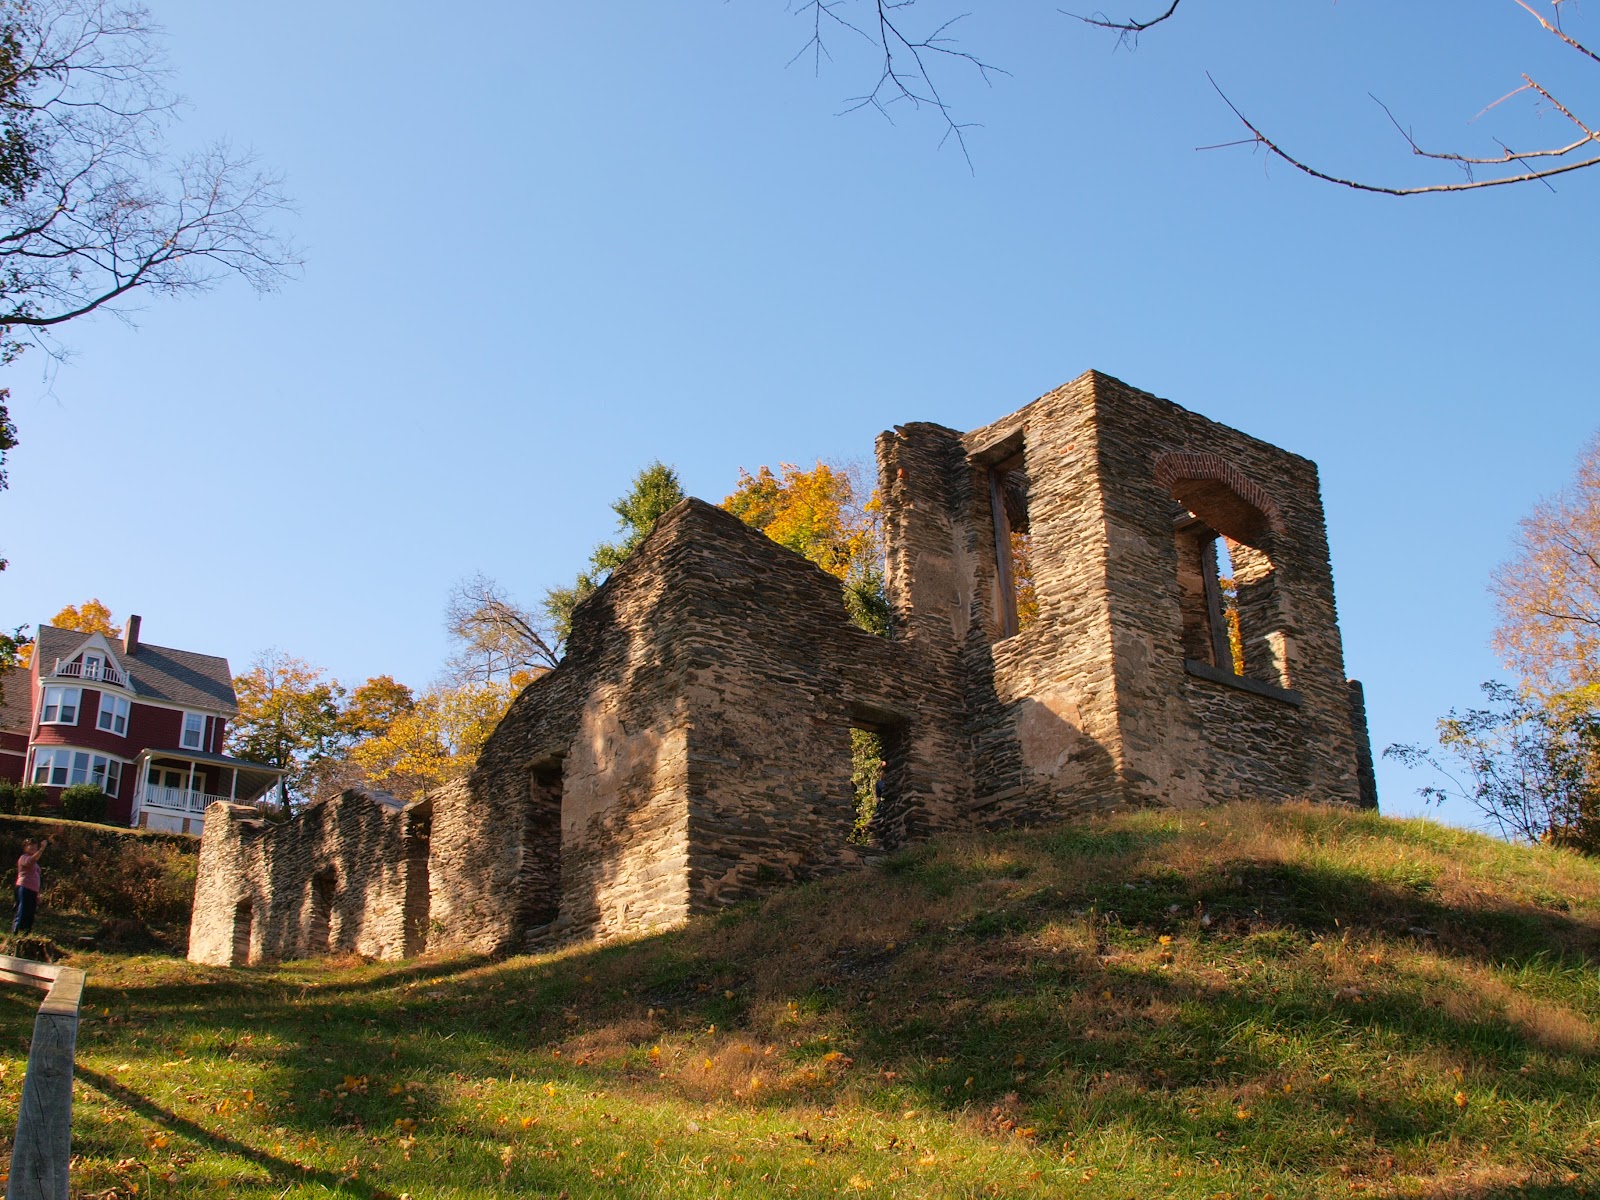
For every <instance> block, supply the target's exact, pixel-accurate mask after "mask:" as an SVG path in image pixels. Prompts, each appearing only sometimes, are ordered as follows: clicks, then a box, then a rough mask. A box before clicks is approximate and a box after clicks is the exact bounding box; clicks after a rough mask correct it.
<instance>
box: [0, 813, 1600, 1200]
mask: <svg viewBox="0 0 1600 1200" xmlns="http://www.w3.org/2000/svg"><path fill="white" fill-rule="evenodd" d="M75 961H77V962H78V963H79V965H82V966H84V967H85V968H86V969H87V970H88V972H89V981H90V990H89V993H88V997H87V1000H86V1006H87V1007H86V1020H85V1023H84V1027H83V1031H82V1035H81V1039H80V1043H79V1074H78V1084H77V1098H78V1099H77V1109H76V1112H75V1118H74V1126H75V1132H74V1136H75V1150H76V1152H77V1154H78V1155H79V1160H78V1164H77V1168H76V1172H75V1176H74V1179H75V1188H76V1189H77V1190H78V1191H79V1192H80V1193H81V1194H83V1195H98V1196H111V1195H116V1196H133V1195H138V1196H141V1197H144V1196H222V1195H229V1196H241V1197H311V1196H327V1195H333V1194H339V1195H347V1196H353V1197H399V1196H404V1195H409V1196H411V1197H415V1198H416V1200H421V1198H422V1197H430V1198H431V1197H488V1196H505V1195H513V1194H516V1195H546V1196H552V1197H554V1196H561V1195H563V1194H565V1195H567V1196H569V1197H578V1196H602V1195H604V1196H625V1197H658V1196H761V1197H766V1196H776V1197H782V1196H835V1195H841V1194H842V1195H879V1196H917V1197H924V1196H927V1197H983V1196H1007V1197H1059V1196H1071V1197H1086V1198H1090V1197H1096V1198H1098V1197H1106V1198H1110V1197H1115V1198H1117V1200H1122V1198H1124V1197H1140V1198H1141V1200H1142V1198H1144V1197H1164V1196H1174V1197H1194V1198H1199V1197H1208V1198H1210V1197H1219V1196H1231V1197H1237V1198H1239V1200H1246V1198H1250V1200H1264V1198H1265V1197H1267V1196H1269V1195H1270V1196H1272V1197H1274V1198H1276V1200H1288V1198H1290V1197H1320V1196H1329V1195H1365V1196H1421V1197H1485V1198H1487V1197H1499V1196H1505V1197H1510V1196H1531V1197H1558V1196H1559V1197H1566V1196H1582V1195H1589V1194H1595V1193H1600V1071H1597V1065H1600V1064H1597V1058H1596V1047H1597V1037H1600V973H1597V961H1600V864H1596V863H1593V862H1589V861H1586V860H1583V859H1580V858H1578V857H1576V856H1574V855H1571V854H1569V853H1565V852H1559V851H1551V850H1545V849H1521V848H1515V847H1510V846H1506V845H1503V844H1501V843H1497V842H1494V841H1491V840H1489V839H1486V838H1481V837H1477V836H1474V835H1470V834H1465V833H1461V832H1459V831H1455V830H1448V829H1443V828H1441V827H1439V826H1436V825H1431V824H1429V823H1426V822H1420V821H1390V820H1386V819H1383V818H1380V817H1376V816H1370V815H1357V814H1352V813H1347V812H1331V811H1319V810H1316V809H1313V808H1305V807H1291V808H1260V807H1252V806H1233V807H1228V808H1220V809H1215V810H1210V811H1207V812H1204V813H1197V814H1186V815H1182V814H1173V813H1144V814H1136V815H1131V816H1121V817H1115V818H1110V819H1107V820H1104V821H1100V822H1094V823H1090V824H1087V825H1082V826H1074V827H1071V828H1062V829H1052V830H1043V831H1028V832H1022V833H1017V834H1011V835H1005V836H1000V837H990V838H970V839H953V840H947V841H944V842H942V843H939V844H937V845H934V846H929V847H922V848H919V849H917V850H914V851H911V852H908V853H906V854H902V855H899V856H896V857H894V858H892V859H890V860H889V861H888V862H886V863H885V864H884V865H883V866H882V867H880V868H878V869H876V870H874V871H872V872H868V873H863V874H860V875H855V876H850V877H846V878H841V879H835V880H831V881H828V882H825V883H822V884H817V885H812V886H810V887H806V888H802V889H798V890H795V891H791V892H787V893H785V894H783V895H780V896H777V897H774V898H773V899H771V900H770V901H767V902H765V903H762V904H751V905H748V906H744V907H741V908H738V909H735V910H733V911H731V912H728V913H725V914H722V915H720V916H717V917H713V918H706V919H701V920H697V921H695V922H693V923H692V924H691V925H690V926H688V927H687V928H685V929H683V930H680V931H677V932H675V933H671V934H668V935H665V936H659V937H652V938H648V939H642V940H639V941H636V942H632V943H627V944H621V945H612V946H608V947H603V948H592V947H591V948H581V949H573V950H568V951H565V952H562V953H560V954H556V955H544V956H539V957H528V958H518V959H512V960H509V961H503V962H487V961H481V960H469V959H461V958H435V959H423V960H419V961H417V962H412V963H406V964H387V965H380V964H362V963H359V962H348V963H341V964H305V963H300V964H288V965H285V966H282V967H275V968H255V969H250V970H243V971H226V970H220V969H213V968H201V967H194V966H190V965H188V964H186V963H182V962H179V961H177V960H175V959H170V958H168V959H163V958H156V957H145V958H116V957H112V956H108V955H95V954H82V955H79V956H77V959H76V960H75ZM0 1003H3V1005H4V1006H5V1007H4V1010H3V1011H4V1015H5V1018H6V1020H7V1022H8V1024H7V1026H6V1027H7V1028H8V1029H10V1030H11V1031H12V1034H11V1036H10V1037H9V1038H8V1039H7V1040H6V1043H5V1045H4V1047H3V1048H0V1050H3V1053H0V1068H3V1069H4V1072H5V1073H4V1081H5V1084H4V1087H3V1089H0V1091H3V1092H4V1095H5V1101H4V1104H3V1105H0V1127H3V1128H8V1129H9V1128H10V1127H12V1126H13V1125H14V1121H15V1115H16V1114H15V1106H16V1098H17V1090H18V1085H19V1083H20V1079H21V1073H22V1070H23V1063H24V1057H25V1052H26V1040H27V1029H28V1028H29V1027H30V1026H31V1021H32V1010H33V1007H34V1006H35V1005H36V1003H37V1000H36V998H35V997H34V996H32V995H29V994H27V993H13V992H9V991H8V992H4V993H0ZM135 1189H136V1190H135Z"/></svg>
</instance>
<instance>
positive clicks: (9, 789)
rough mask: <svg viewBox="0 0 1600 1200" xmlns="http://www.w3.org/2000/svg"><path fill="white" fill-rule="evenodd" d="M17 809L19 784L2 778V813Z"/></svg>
mask: <svg viewBox="0 0 1600 1200" xmlns="http://www.w3.org/2000/svg"><path fill="white" fill-rule="evenodd" d="M16 811H17V785H16V784H14V783H12V782H11V781H10V780H9V779H0V813H14V812H16Z"/></svg>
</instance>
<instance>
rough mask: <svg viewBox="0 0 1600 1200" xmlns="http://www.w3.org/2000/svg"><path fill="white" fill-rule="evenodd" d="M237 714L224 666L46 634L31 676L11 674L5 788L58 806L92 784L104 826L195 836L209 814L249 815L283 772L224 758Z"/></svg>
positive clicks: (101, 638)
mask: <svg viewBox="0 0 1600 1200" xmlns="http://www.w3.org/2000/svg"><path fill="white" fill-rule="evenodd" d="M238 713H239V705H238V700H237V698H236V697H235V695H234V692H233V675H232V673H231V672H230V671H229V670H228V660H227V659H225V658H218V657H216V656H215V655H212V654H196V653H194V652H193V651H191V650H174V649H171V648H170V647H168V646H152V645H149V644H148V643H143V642H140V641H139V618H138V617H129V618H128V623H127V630H126V632H125V633H124V635H123V636H122V638H121V639H120V640H119V639H112V638H107V637H106V636H105V635H104V634H99V633H82V632H80V631H78V630H76V629H57V628H55V627H54V626H52V625H45V626H42V627H41V628H40V630H39V637H38V640H37V641H36V642H35V643H34V647H33V665H32V666H31V667H30V668H27V669H18V670H15V671H11V672H8V673H7V677H6V679H5V699H4V707H3V708H0V778H3V779H10V780H13V781H15V782H25V783H37V784H41V785H43V786H44V787H46V788H49V789H50V791H51V794H52V795H53V796H59V795H60V790H61V789H62V788H64V787H68V786H70V785H72V784H78V783H92V784H94V785H95V786H96V787H98V788H100V789H101V790H102V791H104V792H105V793H106V795H108V796H110V797H111V806H110V810H109V811H108V812H107V813H106V820H107V821H116V822H126V823H127V824H130V825H136V826H139V827H140V828H148V829H161V830H168V831H172V832H181V833H193V834H198V833H199V832H200V831H201V828H202V825H203V822H204V815H205V810H206V807H207V806H208V805H210V804H212V803H214V802H216V801H218V800H225V801H230V802H237V803H241V804H247V803H249V802H250V801H252V800H255V799H257V798H258V797H259V796H261V795H262V794H263V793H265V792H266V791H267V789H269V788H270V787H272V786H273V785H274V784H275V783H277V782H278V779H279V777H280V776H281V775H282V774H283V772H282V771H281V770H279V769H278V768H277V767H269V766H263V765H262V764H260V763H251V762H244V761H243V760H241V759H236V758H229V757H228V756H227V755H225V754H223V753H222V740H223V736H224V735H225V734H226V732H227V727H228V721H229V720H230V719H231V718H233V717H235V716H237V715H238Z"/></svg>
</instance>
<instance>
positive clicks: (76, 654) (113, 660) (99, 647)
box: [34, 626, 138, 695]
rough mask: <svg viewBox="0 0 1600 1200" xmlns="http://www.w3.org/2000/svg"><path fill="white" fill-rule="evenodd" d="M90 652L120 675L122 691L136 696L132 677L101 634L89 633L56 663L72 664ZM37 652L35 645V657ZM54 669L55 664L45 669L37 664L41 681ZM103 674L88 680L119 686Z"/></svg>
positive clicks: (41, 661) (40, 663)
mask: <svg viewBox="0 0 1600 1200" xmlns="http://www.w3.org/2000/svg"><path fill="white" fill-rule="evenodd" d="M51 628H52V629H59V628H60V626H51ZM68 632H72V633H76V632H78V631H77V630H69V631H68ZM90 650H95V651H98V652H100V654H101V655H102V656H103V657H104V659H105V661H107V662H109V663H110V664H111V665H112V666H114V667H116V669H117V674H119V675H121V676H122V678H123V679H124V680H125V681H126V684H125V685H123V690H124V691H127V692H128V693H130V694H131V695H138V693H137V692H136V691H135V690H134V687H133V679H132V677H131V676H130V675H129V674H128V671H127V668H126V667H124V666H123V665H122V658H121V656H120V655H119V654H118V653H117V651H116V650H115V649H113V648H112V643H111V642H110V641H108V640H107V638H106V635H105V634H103V633H91V634H89V635H88V636H86V637H85V638H84V639H83V641H81V642H79V643H78V645H77V648H76V649H75V650H73V651H72V653H71V654H64V655H62V656H61V658H60V659H59V660H58V661H60V662H64V663H68V662H72V661H73V660H74V659H76V658H81V657H82V656H83V655H84V654H85V653H87V652H88V651H90ZM38 652H39V650H38V646H37V645H35V647H34V654H35V655H37V654H38ZM55 669H56V668H55V664H54V663H52V664H50V665H49V666H48V667H47V666H46V665H45V663H44V661H43V660H42V659H41V660H40V662H39V677H40V678H41V679H43V678H44V677H45V676H46V675H51V674H53V673H54V671H55ZM104 674H105V672H103V671H102V672H101V676H102V677H101V678H100V679H91V680H89V682H92V683H104V684H106V685H107V686H109V687H118V686H119V685H118V684H115V683H112V682H111V681H110V680H108V679H105V678H104Z"/></svg>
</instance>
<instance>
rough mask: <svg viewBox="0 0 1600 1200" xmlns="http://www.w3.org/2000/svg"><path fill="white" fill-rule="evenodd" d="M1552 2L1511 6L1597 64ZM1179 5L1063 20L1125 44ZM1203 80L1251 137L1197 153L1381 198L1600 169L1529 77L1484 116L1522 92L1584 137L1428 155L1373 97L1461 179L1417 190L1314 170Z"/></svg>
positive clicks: (1590, 139) (1591, 139)
mask: <svg viewBox="0 0 1600 1200" xmlns="http://www.w3.org/2000/svg"><path fill="white" fill-rule="evenodd" d="M1552 2H1553V4H1554V5H1555V6H1556V13H1557V15H1558V20H1557V21H1551V20H1549V19H1548V18H1546V17H1545V16H1543V15H1541V14H1540V13H1539V12H1537V11H1535V9H1534V8H1533V6H1532V5H1531V4H1530V3H1529V2H1528V0H1513V3H1515V4H1516V5H1517V6H1518V7H1520V8H1521V9H1522V10H1523V11H1524V12H1526V13H1528V15H1530V16H1531V17H1533V19H1534V20H1536V21H1538V22H1539V24H1540V26H1541V27H1542V28H1543V29H1544V30H1545V31H1546V32H1548V33H1549V34H1551V35H1552V36H1553V37H1556V38H1558V39H1560V41H1562V42H1563V43H1564V44H1565V45H1567V46H1568V47H1570V48H1571V49H1573V50H1575V51H1577V52H1578V53H1579V54H1582V55H1584V56H1585V57H1587V58H1589V59H1590V60H1592V61H1593V62H1596V63H1600V53H1596V52H1595V51H1594V50H1591V49H1590V48H1589V47H1588V46H1586V45H1584V44H1583V43H1582V42H1580V41H1579V40H1578V39H1577V38H1574V37H1572V36H1571V35H1570V34H1568V33H1566V32H1565V31H1564V30H1563V29H1562V28H1561V27H1560V24H1559V13H1560V7H1559V6H1560V5H1561V3H1563V2H1564V0H1552ZM1179 3H1180V0H1172V3H1171V4H1170V5H1168V7H1167V8H1166V9H1165V10H1164V11H1163V12H1161V13H1160V14H1158V15H1157V16H1154V17H1151V18H1150V19H1148V20H1143V21H1141V20H1139V19H1137V18H1132V17H1130V18H1127V19H1124V20H1116V19H1113V18H1110V17H1107V16H1105V14H1103V13H1096V14H1094V15H1092V16H1087V17H1085V16H1078V15H1077V14H1074V13H1064V15H1066V16H1071V17H1073V18H1074V19H1075V20H1079V21H1083V22H1084V23H1086V24H1089V25H1095V26H1098V27H1100V28H1103V29H1112V30H1116V31H1118V32H1119V33H1120V34H1121V35H1122V38H1123V40H1126V39H1127V38H1128V37H1129V36H1130V35H1131V36H1134V37H1137V35H1138V34H1140V33H1142V32H1143V31H1144V30H1146V29H1149V28H1150V27H1151V26H1153V25H1158V24H1160V23H1161V22H1163V21H1165V20H1167V19H1169V18H1170V17H1172V15H1173V14H1174V13H1175V12H1177V9H1178V4H1179ZM1206 78H1207V79H1209V80H1211V86H1212V87H1213V88H1215V89H1216V91H1217V94H1218V95H1219V96H1221V97H1222V100H1223V102H1224V103H1225V104H1227V106H1228V108H1229V109H1231V110H1232V112H1233V114H1234V116H1236V117H1237V118H1238V119H1239V121H1240V123H1241V124H1242V125H1244V127H1245V128H1246V129H1247V130H1249V132H1250V134H1251V136H1250V137H1249V138H1245V139H1243V140H1242V141H1239V142H1224V143H1219V144H1218V145H1213V146H1203V147H1200V149H1205V150H1213V149H1220V148H1222V147H1223V146H1235V145H1251V146H1258V147H1260V148H1262V149H1264V150H1266V151H1267V153H1268V154H1270V155H1273V156H1275V157H1277V158H1280V159H1282V160H1283V161H1284V162H1286V163H1288V164H1289V165H1290V166H1292V167H1294V168H1295V169H1296V170H1297V171H1302V172H1304V173H1305V174H1307V175H1310V176H1311V177H1312V178H1314V179H1320V180H1323V181H1324V182H1326V183H1334V184H1338V185H1339V186H1340V187H1347V188H1353V189H1354V190H1356V191H1362V192H1375V193H1378V194H1380V195H1385V196H1420V195H1427V194H1431V193H1437V192H1465V191H1475V190H1478V189H1481V188H1490V187H1502V186H1505V185H1506V184H1513V183H1533V182H1542V183H1544V184H1545V186H1547V187H1549V186H1550V182H1549V181H1550V180H1551V179H1553V178H1555V177H1556V176H1558V175H1565V174H1568V173H1569V172H1572V171H1579V170H1583V169H1585V168H1587V167H1592V166H1596V165H1600V152H1597V153H1594V154H1590V155H1587V156H1583V155H1581V153H1580V152H1581V151H1583V150H1584V148H1585V147H1595V146H1597V145H1600V133H1597V132H1596V131H1595V129H1594V128H1593V127H1592V126H1591V125H1589V124H1588V123H1586V122H1585V121H1584V120H1582V119H1581V118H1580V117H1578V115H1577V114H1576V113H1575V112H1574V111H1573V110H1572V109H1571V108H1569V107H1568V106H1567V105H1565V104H1563V103H1561V102H1560V101H1559V100H1557V99H1556V98H1555V96H1554V95H1553V94H1551V92H1550V91H1549V89H1547V88H1546V87H1544V86H1543V85H1542V84H1540V83H1538V82H1537V81H1536V80H1535V79H1534V78H1533V77H1532V76H1530V75H1528V74H1523V76H1522V80H1523V83H1522V86H1521V87H1518V88H1515V89H1513V90H1512V91H1510V92H1508V93H1507V94H1506V95H1504V96H1502V97H1500V99H1499V100H1496V101H1495V102H1494V103H1493V104H1490V105H1488V106H1487V107H1486V108H1485V109H1484V111H1485V112H1487V111H1488V109H1490V108H1493V107H1495V105H1498V104H1501V103H1503V102H1504V101H1506V100H1508V99H1510V98H1511V97H1512V96H1516V95H1519V94H1520V93H1522V92H1533V93H1535V94H1537V95H1538V96H1539V97H1540V98H1542V99H1543V100H1544V101H1545V103H1547V104H1549V105H1550V107H1551V108H1553V109H1555V111H1557V112H1559V113H1560V114H1561V115H1562V116H1563V117H1565V118H1566V119H1567V120H1568V121H1570V122H1571V123H1572V124H1573V125H1575V126H1576V127H1577V128H1578V130H1579V131H1580V132H1581V134H1582V135H1583V136H1581V137H1579V138H1576V139H1574V140H1573V141H1570V142H1567V143H1565V144H1561V145H1555V146H1549V147H1543V148H1540V149H1535V150H1518V149H1513V148H1512V147H1510V146H1507V145H1505V144H1504V143H1500V149H1501V152H1500V153H1499V154H1498V155H1493V156H1484V155H1471V154H1462V153H1456V152H1450V151H1436V150H1426V149H1424V148H1423V147H1422V146H1421V145H1419V144H1418V142H1417V140H1416V138H1415V137H1414V136H1412V134H1411V132H1410V131H1409V130H1407V129H1406V128H1404V127H1403V126H1402V125H1401V124H1400V122H1399V121H1398V120H1396V118H1395V115H1394V113H1393V112H1391V111H1390V109H1389V107H1388V106H1387V105H1385V104H1384V103H1383V102H1382V101H1381V100H1378V98H1377V97H1376V96H1374V97H1373V100H1374V102H1375V103H1377V104H1378V106H1379V107H1380V108H1382V109H1383V111H1384V115H1385V116H1387V117H1388V118H1389V121H1390V123H1391V124H1393V125H1394V127H1395V129H1396V130H1397V131H1399V133H1400V136H1401V137H1403V138H1404V139H1405V141H1406V144H1407V146H1409V147H1410V149H1411V153H1412V154H1413V155H1415V156H1417V157H1419V158H1428V159H1433V160H1435V161H1438V162H1447V163H1452V164H1454V165H1455V166H1457V167H1459V168H1460V169H1461V171H1462V173H1463V178H1462V179H1460V180H1458V181H1456V182H1453V183H1441V184H1429V185H1420V186H1416V187H1397V186H1391V185H1386V184H1377V183H1371V182H1368V181H1366V180H1362V179H1357V178H1353V177H1348V176H1343V175H1338V174H1334V173H1333V172H1330V171H1327V170H1324V169H1322V168H1320V167H1317V166H1314V165H1312V164H1311V163H1310V162H1308V161H1307V160H1306V159H1304V158H1302V157H1300V156H1297V155H1295V154H1291V153H1290V152H1289V151H1288V150H1286V149H1285V148H1284V146H1283V144H1282V143H1281V142H1279V141H1277V140H1276V139H1274V138H1272V137H1270V136H1268V135H1267V134H1266V133H1265V132H1263V131H1262V129H1261V127H1260V126H1259V125H1258V124H1257V123H1256V122H1254V121H1252V120H1250V119H1249V118H1247V117H1246V116H1245V115H1244V113H1243V112H1241V111H1240V110H1239V108H1238V106H1236V105H1235V104H1234V103H1233V101H1232V100H1230V99H1229V98H1228V97H1227V95H1226V94H1224V93H1223V91H1222V88H1221V87H1220V86H1218V84H1217V82H1216V80H1215V79H1212V78H1211V76H1210V74H1209V73H1208V74H1207V76H1206ZM1480 115H1481V114H1480ZM1534 160H1546V162H1543V163H1538V164H1536V163H1535V161H1534ZM1512 166H1520V167H1524V168H1526V169H1525V170H1522V171H1515V172H1509V173H1505V174H1490V175H1489V176H1488V177H1487V178H1480V177H1479V176H1478V174H1477V172H1476V171H1475V168H1480V167H1502V168H1504V167H1512Z"/></svg>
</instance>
